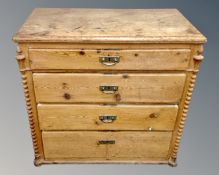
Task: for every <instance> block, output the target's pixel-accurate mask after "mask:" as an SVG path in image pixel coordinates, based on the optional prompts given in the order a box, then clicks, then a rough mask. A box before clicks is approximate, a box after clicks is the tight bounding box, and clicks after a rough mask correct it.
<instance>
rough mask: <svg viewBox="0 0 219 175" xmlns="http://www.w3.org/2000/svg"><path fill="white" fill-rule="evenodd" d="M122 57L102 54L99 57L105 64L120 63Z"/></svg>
mask: <svg viewBox="0 0 219 175" xmlns="http://www.w3.org/2000/svg"><path fill="white" fill-rule="evenodd" d="M119 61H120V57H119V56H101V57H99V62H100V63H102V64H104V65H105V66H113V65H115V64H117V63H119Z"/></svg>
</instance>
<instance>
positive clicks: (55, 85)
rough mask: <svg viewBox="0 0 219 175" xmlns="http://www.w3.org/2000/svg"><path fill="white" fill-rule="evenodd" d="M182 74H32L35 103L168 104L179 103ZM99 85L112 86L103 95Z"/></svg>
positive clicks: (182, 85)
mask: <svg viewBox="0 0 219 175" xmlns="http://www.w3.org/2000/svg"><path fill="white" fill-rule="evenodd" d="M185 77H186V75H185V74H183V73H181V74H128V75H123V74H113V75H111V74H108V75H104V74H71V73H56V74H49V73H35V74H34V75H33V79H34V86H35V93H36V100H37V102H66V103H68V102H99V103H106V102H112V103H113V102H114V103H115V102H116V103H119V102H136V103H139V102H169V103H176V102H178V101H179V100H180V98H181V94H182V91H183V87H184V81H185ZM101 85H116V86H118V87H119V89H118V92H117V93H115V94H105V93H103V92H101V91H100V90H99V86H101Z"/></svg>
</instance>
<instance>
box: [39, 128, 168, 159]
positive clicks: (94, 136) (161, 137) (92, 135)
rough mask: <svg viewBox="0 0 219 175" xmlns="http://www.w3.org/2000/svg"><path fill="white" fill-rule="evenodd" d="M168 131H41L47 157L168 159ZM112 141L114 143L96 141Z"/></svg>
mask: <svg viewBox="0 0 219 175" xmlns="http://www.w3.org/2000/svg"><path fill="white" fill-rule="evenodd" d="M171 135H172V133H171V132H86V131H84V132H82V131H71V132H61V131H60V132H49V131H44V132H43V133H42V136H43V144H44V153H45V158H46V160H65V159H67V160H68V159H70V160H83V159H87V158H97V160H98V158H100V159H105V160H110V159H111V160H138V159H139V160H142V159H143V160H144V159H145V160H148V159H152V160H157V161H159V160H167V159H168V157H167V155H168V149H169V144H170V139H171ZM99 140H115V144H107V145H105V144H103V145H102V144H98V141H99Z"/></svg>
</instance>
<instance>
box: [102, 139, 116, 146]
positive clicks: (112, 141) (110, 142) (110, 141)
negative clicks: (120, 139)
mask: <svg viewBox="0 0 219 175" xmlns="http://www.w3.org/2000/svg"><path fill="white" fill-rule="evenodd" d="M115 143H116V141H115V140H99V141H98V144H105V145H106V144H115Z"/></svg>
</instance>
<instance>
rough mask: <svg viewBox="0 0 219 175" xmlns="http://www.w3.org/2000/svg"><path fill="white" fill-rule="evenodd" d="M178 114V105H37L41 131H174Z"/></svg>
mask: <svg viewBox="0 0 219 175" xmlns="http://www.w3.org/2000/svg"><path fill="white" fill-rule="evenodd" d="M177 111H178V106H177V105H153V106H152V105H116V106H109V105H107V106H100V105H68V104H59V105H51V104H39V105H38V117H39V122H40V128H41V129H42V130H151V129H152V130H165V131H172V130H173V129H174V124H175V120H176V115H177Z"/></svg>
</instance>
